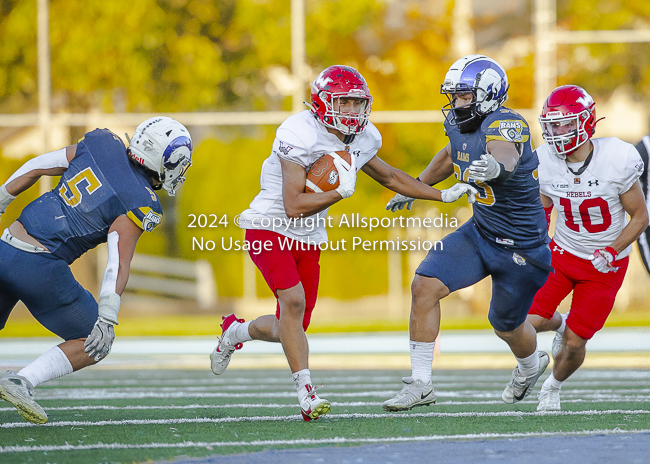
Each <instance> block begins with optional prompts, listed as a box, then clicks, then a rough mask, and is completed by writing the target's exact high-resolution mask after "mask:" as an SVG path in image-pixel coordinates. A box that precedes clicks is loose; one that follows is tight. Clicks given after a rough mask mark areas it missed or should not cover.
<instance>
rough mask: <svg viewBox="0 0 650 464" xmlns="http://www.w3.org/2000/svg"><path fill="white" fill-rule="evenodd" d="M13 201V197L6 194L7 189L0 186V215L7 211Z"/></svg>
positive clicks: (3, 185)
mask: <svg viewBox="0 0 650 464" xmlns="http://www.w3.org/2000/svg"><path fill="white" fill-rule="evenodd" d="M15 199H16V197H15V196H13V195H11V194H10V193H9V192H7V187H5V184H2V185H0V214H2V213H4V212H5V211H7V206H9V203H11V202H12V201H14V200H15Z"/></svg>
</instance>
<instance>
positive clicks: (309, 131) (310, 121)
mask: <svg viewBox="0 0 650 464" xmlns="http://www.w3.org/2000/svg"><path fill="white" fill-rule="evenodd" d="M380 148H381V134H380V133H379V131H378V130H377V128H376V127H375V126H374V125H373V124H372V123H371V122H368V124H367V126H366V128H365V130H364V131H363V132H362V133H361V134H357V136H356V137H355V138H354V141H353V142H352V143H350V144H347V145H346V144H344V143H343V142H341V140H340V139H339V138H338V137H337V136H336V135H334V134H331V133H329V132H328V131H327V129H326V128H325V126H323V125H322V124H321V123H320V122H319V121H318V120H317V119H316V118H315V117H314V116H313V115H312V114H311V112H310V111H309V110H305V111H301V112H300V113H297V114H294V115H292V116H289V117H288V118H287V119H286V120H285V121H284V122H283V123H282V124H281V125H280V127H278V130H277V131H276V134H275V140H274V141H273V149H272V150H271V155H270V156H269V157H268V158H267V159H266V160H265V161H264V163H263V164H262V174H261V175H260V183H261V186H262V189H261V191H260V193H258V194H257V196H256V197H255V198H254V199H253V201H252V202H251V204H250V207H249V209H247V210H245V211H244V212H243V213H242V214H241V216H240V227H242V228H243V229H263V230H271V231H274V232H277V233H278V234H281V235H284V236H287V237H290V238H292V239H294V240H300V241H302V242H305V243H306V242H308V241H309V242H310V243H313V242H316V243H319V242H321V241H325V240H327V231H326V229H325V221H326V217H327V211H328V210H327V209H325V210H323V211H321V212H320V213H317V214H314V215H312V216H309V217H305V218H301V219H295V220H290V219H289V218H288V217H287V214H286V212H285V210H284V201H283V199H282V166H281V164H280V158H283V159H285V160H288V161H291V162H293V163H297V164H299V165H300V166H302V167H303V168H305V171H307V170H308V169H309V168H310V167H311V165H312V164H314V162H315V161H316V160H317V159H318V158H320V157H321V156H322V155H324V154H325V153H329V152H332V151H342V150H346V151H348V152H349V153H350V154H351V155H352V156H355V157H356V162H357V171H359V169H361V168H362V167H363V165H365V164H366V163H367V162H368V161H370V159H371V158H372V157H373V156H375V155H376V154H377V151H379V149H380ZM274 218H276V219H279V220H282V221H283V224H286V223H287V222H288V221H291V222H290V223H289V226H288V227H287V226H286V225H282V226H281V227H274V226H273V222H272V221H273V219H274ZM319 218H320V220H319ZM276 222H278V221H277V220H276Z"/></svg>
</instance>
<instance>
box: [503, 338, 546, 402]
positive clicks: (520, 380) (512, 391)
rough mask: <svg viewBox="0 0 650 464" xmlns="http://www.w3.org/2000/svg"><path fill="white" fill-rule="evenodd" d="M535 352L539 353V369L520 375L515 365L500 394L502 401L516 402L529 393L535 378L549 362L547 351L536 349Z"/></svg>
mask: <svg viewBox="0 0 650 464" xmlns="http://www.w3.org/2000/svg"><path fill="white" fill-rule="evenodd" d="M537 354H538V355H539V369H537V372H536V373H534V374H533V375H531V376H528V377H524V376H523V375H521V372H519V366H517V367H515V369H514V370H513V371H512V378H511V379H510V382H508V385H506V388H505V390H503V394H502V395H501V399H502V400H503V402H504V403H508V404H512V403H518V402H520V401H522V400H523V399H524V398H526V397H527V396H528V395H530V392H531V391H532V390H533V387H534V386H535V383H537V380H538V379H539V378H540V377H541V375H542V374H543V373H544V371H545V370H546V368H547V367H548V363H549V359H548V353H546V352H544V351H538V352H537Z"/></svg>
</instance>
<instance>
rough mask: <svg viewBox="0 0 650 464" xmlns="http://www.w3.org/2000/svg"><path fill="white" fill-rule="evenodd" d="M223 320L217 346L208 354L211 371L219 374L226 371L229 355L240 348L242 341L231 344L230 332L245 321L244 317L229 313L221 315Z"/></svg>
mask: <svg viewBox="0 0 650 464" xmlns="http://www.w3.org/2000/svg"><path fill="white" fill-rule="evenodd" d="M221 319H223V322H222V323H221V330H222V332H221V338H220V339H219V343H218V344H217V347H216V348H215V349H214V351H213V352H212V354H211V355H210V367H211V368H212V372H214V374H215V375H221V374H223V373H224V372H226V368H227V367H228V364H229V363H230V356H231V355H232V354H233V353H234V352H235V350H240V349H241V348H242V346H244V345H243V344H242V343H236V344H234V345H233V344H232V343H231V342H230V334H231V333H232V330H234V329H235V328H236V327H237V326H238V325H239V324H241V323H242V322H245V321H244V319H237V316H235V315H234V314H230V315H228V316H222V317H221Z"/></svg>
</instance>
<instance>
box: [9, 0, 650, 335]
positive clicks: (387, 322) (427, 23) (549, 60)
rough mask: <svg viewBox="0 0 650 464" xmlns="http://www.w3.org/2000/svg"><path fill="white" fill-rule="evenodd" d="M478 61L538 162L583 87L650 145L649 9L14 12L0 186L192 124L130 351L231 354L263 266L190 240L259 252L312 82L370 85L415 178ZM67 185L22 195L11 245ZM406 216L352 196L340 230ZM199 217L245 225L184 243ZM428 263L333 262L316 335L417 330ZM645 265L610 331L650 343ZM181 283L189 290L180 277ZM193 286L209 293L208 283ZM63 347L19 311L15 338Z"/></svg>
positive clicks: (632, 274)
mask: <svg viewBox="0 0 650 464" xmlns="http://www.w3.org/2000/svg"><path fill="white" fill-rule="evenodd" d="M474 52H476V53H483V54H486V55H488V56H490V57H492V58H494V59H496V60H497V61H498V62H500V63H501V64H502V65H503V66H504V67H505V68H506V71H507V73H508V77H509V80H510V91H509V95H510V98H509V101H508V102H507V103H506V105H507V106H509V107H510V108H513V109H516V110H518V111H520V112H521V113H522V114H523V115H524V116H525V117H526V118H527V120H528V122H529V124H530V125H531V128H532V131H533V134H534V141H535V143H536V144H540V143H541V142H542V140H541V135H540V131H539V127H538V124H537V121H536V120H537V115H538V113H539V110H540V109H541V104H542V102H543V98H544V97H545V96H546V95H547V94H548V92H549V91H550V90H552V89H553V88H554V87H555V86H556V85H561V84H567V83H574V84H578V85H581V86H583V87H584V88H585V89H587V91H589V92H590V93H591V95H592V96H593V97H594V99H595V100H596V108H597V115H598V117H605V118H606V119H604V120H603V121H601V122H599V124H598V130H597V134H596V135H597V136H617V137H619V138H622V139H623V140H625V141H628V142H630V143H637V142H638V141H639V140H640V138H641V137H642V136H643V135H645V134H646V133H647V132H648V131H649V130H650V122H649V119H648V118H649V115H650V110H648V105H647V102H648V101H650V4H648V3H644V2H634V1H631V0H620V1H615V2H612V1H605V0H600V1H586V0H571V1H565V2H558V4H557V6H556V5H555V2H553V1H550V0H511V1H508V2H496V3H494V2H482V1H471V0H457V1H455V2H454V1H446V0H411V1H406V0H404V1H389V0H358V1H356V2H346V1H340V0H331V1H316V0H305V1H303V0H236V1H235V0H221V1H219V2H214V1H209V0H167V1H164V0H141V1H139V2H127V1H125V0H111V1H110V2H99V1H90V2H81V1H78V0H65V1H64V0H52V1H50V2H48V1H47V0H16V1H12V0H1V1H0V179H2V180H5V179H6V178H7V177H8V176H9V175H10V174H11V173H12V172H13V171H14V170H15V169H17V168H18V167H19V166H20V165H21V164H22V163H24V162H25V161H26V160H27V159H29V157H32V156H35V155H38V154H40V153H43V152H45V151H49V150H53V149H57V148H60V147H62V146H65V145H68V144H70V143H74V142H76V140H77V139H78V138H79V137H81V136H82V135H83V133H84V132H86V131H87V130H91V129H93V128H95V127H107V128H109V129H111V130H112V131H113V132H115V133H116V134H118V135H119V136H121V137H123V134H124V133H125V132H128V133H129V134H132V133H133V130H134V129H135V127H136V125H137V124H138V123H139V122H140V121H142V120H144V119H145V118H146V117H148V116H150V115H153V114H160V113H164V114H167V115H170V116H172V117H176V118H177V119H178V120H179V121H181V122H183V123H185V124H186V125H187V126H188V128H189V129H190V131H191V133H192V134H193V140H194V144H195V151H194V157H193V160H194V167H193V168H192V169H190V171H189V174H188V181H187V183H186V184H185V185H184V186H183V188H182V189H181V190H180V193H179V195H178V196H177V197H175V198H174V199H170V198H167V197H166V196H164V197H163V196H161V200H162V202H163V207H164V212H165V216H164V220H163V224H162V226H161V227H159V228H157V229H156V230H155V232H153V233H152V234H147V236H146V237H144V238H143V239H142V240H140V243H139V244H138V248H137V253H138V254H139V255H141V256H142V257H143V259H144V258H145V256H157V257H160V258H161V259H160V260H155V258H154V260H153V261H151V262H150V261H147V263H150V264H149V265H147V264H145V265H143V269H142V274H141V276H140V278H139V280H138V279H137V278H133V279H132V280H131V283H130V286H131V288H130V290H129V293H128V294H127V295H126V296H125V298H124V300H123V306H122V310H121V316H120V322H121V324H120V325H119V327H117V328H116V333H117V335H118V337H119V336H123V335H193V334H195V335H212V334H218V333H219V332H220V331H219V328H218V323H219V322H220V320H221V317H220V316H221V315H222V314H228V313H230V312H232V311H236V312H237V314H238V315H239V316H240V317H245V318H247V319H248V318H250V317H256V316H258V315H261V314H265V313H268V312H269V311H273V310H274V307H275V303H274V301H273V300H272V299H271V298H270V297H271V293H270V291H269V290H268V288H267V287H266V284H265V283H264V281H263V279H262V278H261V276H260V275H259V273H258V272H257V270H256V269H255V268H254V266H253V265H252V263H251V261H250V259H249V258H248V256H247V254H245V253H243V252H237V251H232V250H231V251H219V250H218V248H219V247H217V249H215V250H214V251H206V250H204V251H197V250H192V243H193V242H192V238H193V237H197V238H200V237H203V238H204V240H213V241H215V242H216V243H218V244H220V243H221V238H222V237H225V238H226V239H228V240H229V239H230V237H233V238H234V239H236V240H241V239H243V233H242V231H241V230H240V229H239V228H237V227H236V226H235V225H234V224H233V218H234V217H235V215H236V214H238V213H240V212H241V211H243V210H244V209H245V208H246V207H247V206H248V204H249V202H250V201H251V200H252V198H253V196H254V195H255V194H256V193H257V192H258V190H259V172H260V168H261V164H262V162H263V160H264V159H265V158H266V157H267V156H268V155H269V153H270V147H271V143H272V140H273V137H274V133H275V129H276V127H277V125H278V124H279V123H280V122H281V121H282V120H283V119H284V118H285V117H287V116H288V115H289V114H290V113H291V112H294V111H299V110H302V109H304V105H302V101H303V100H308V98H309V93H308V82H309V81H311V80H312V79H313V78H314V77H315V76H316V74H317V73H318V72H319V71H320V70H321V69H322V68H324V67H326V66H329V65H331V64H347V65H351V66H354V67H356V68H357V69H359V70H360V71H361V73H362V74H363V75H364V76H365V78H366V79H367V81H368V85H369V87H370V90H371V93H372V95H373V97H374V102H373V113H372V114H371V120H372V121H373V122H375V124H376V125H377V126H378V128H379V130H380V131H381V133H382V135H383V139H384V145H383V148H382V149H381V151H380V152H379V156H380V157H381V158H382V159H384V160H385V161H387V162H388V163H390V164H391V165H393V166H396V167H398V168H400V169H403V170H404V171H406V172H407V173H409V174H411V175H413V176H416V175H417V174H418V173H419V172H420V171H421V170H422V169H423V168H424V167H425V166H426V164H427V163H428V162H429V161H430V159H431V157H432V155H433V154H435V153H436V152H437V151H438V150H439V149H440V148H442V147H443V146H444V144H446V137H445V136H444V132H443V127H442V123H441V122H442V114H441V112H440V107H441V106H442V105H443V104H445V103H446V99H445V97H443V96H441V95H440V94H439V88H440V83H441V82H442V80H443V77H444V74H445V72H446V70H447V69H448V67H449V65H450V64H451V63H452V62H454V61H455V60H456V59H457V58H459V57H460V56H463V55H465V54H468V53H474ZM123 140H124V137H123ZM125 141H126V140H125ZM55 182H56V179H53V180H52V183H51V184H48V183H45V182H42V183H41V184H40V187H34V188H32V189H31V190H30V191H28V192H26V193H24V194H23V195H21V196H20V197H19V198H18V199H17V200H16V201H14V202H13V203H12V204H11V205H10V207H9V209H8V211H7V213H6V214H3V216H2V220H1V222H0V226H2V227H3V228H4V227H7V226H8V225H9V224H10V223H11V222H12V221H13V220H15V218H16V217H17V216H18V215H19V213H20V211H21V209H22V208H23V207H24V206H25V205H26V204H27V203H28V202H29V201H31V200H33V199H34V198H36V197H37V196H38V194H39V188H40V190H41V191H43V190H44V189H48V188H51V187H52V186H53V185H55ZM451 183H452V181H451V180H450V181H447V182H445V183H444V184H443V185H444V186H449V185H451ZM391 196H392V193H391V192H389V191H387V190H385V189H384V188H382V187H381V186H379V185H378V184H376V183H375V182H374V181H372V180H371V179H369V178H368V177H367V176H364V175H360V176H359V180H358V183H357V189H356V192H355V194H354V196H353V197H352V198H351V199H349V200H345V201H342V202H340V203H338V204H336V205H334V206H333V207H332V208H331V209H330V215H332V216H333V217H334V218H335V221H334V222H335V223H338V218H340V217H341V216H342V215H344V214H346V215H348V216H349V215H350V214H352V213H359V214H360V215H361V216H365V217H368V218H370V217H375V218H382V217H391V218H392V217H393V216H394V215H393V214H391V213H389V212H386V211H384V205H385V204H386V202H387V201H388V200H389V199H390V198H391ZM201 214H204V215H206V216H207V217H208V219H209V222H212V219H211V218H210V216H209V215H211V214H212V215H216V216H217V218H219V219H221V218H222V217H223V216H224V215H225V216H226V217H227V218H228V222H229V223H228V225H227V226H225V225H224V224H219V223H217V224H216V225H217V227H216V228H209V227H205V228H201V227H197V228H190V227H188V226H189V225H190V224H191V222H192V217H191V216H190V215H197V216H198V215H201ZM401 214H403V215H405V216H409V217H410V216H416V217H420V218H424V217H427V216H429V217H439V216H440V215H441V214H442V215H443V217H445V215H447V216H446V217H449V218H451V217H456V218H458V220H459V223H462V222H464V221H465V220H467V218H468V217H469V216H470V215H471V211H470V210H469V209H468V207H467V205H466V203H465V202H460V203H457V204H452V205H443V204H434V203H426V202H416V203H415V205H414V208H413V211H410V212H402V213H401ZM451 230H453V229H450V228H432V229H428V230H424V229H421V230H419V229H415V228H408V229H399V228H379V229H377V230H375V231H372V232H370V231H368V229H348V228H339V227H334V228H331V229H330V230H329V234H330V239H331V240H340V239H341V238H346V239H347V240H348V243H349V241H350V240H351V238H352V237H353V236H359V237H361V238H363V239H366V240H385V239H394V238H395V237H397V236H400V237H401V238H402V239H404V238H409V239H410V238H415V237H418V236H420V237H422V239H425V238H428V239H439V238H441V237H443V236H444V235H446V234H447V233H449V232H450V231H451ZM423 256H424V252H386V251H363V250H357V251H327V252H323V255H322V259H321V285H320V292H319V303H318V304H317V308H316V311H315V313H314V318H313V326H312V329H311V330H312V331H314V332H319V331H320V332H324V331H329V332H341V331H357V330H405V329H406V327H407V324H408V311H409V299H410V293H409V285H410V282H411V279H412V276H413V271H414V269H415V266H417V264H418V263H419V262H420V260H421V259H422V258H423ZM170 258H172V259H176V260H182V261H170V260H169V259H170ZM631 259H632V263H631V266H630V270H629V272H628V275H627V277H626V281H625V283H624V285H623V288H622V290H621V291H620V292H619V295H618V298H617V303H616V306H615V309H614V312H613V314H612V316H611V318H610V320H609V322H608V325H609V326H639V325H649V324H650V316H648V314H647V311H645V308H647V305H648V303H649V301H648V300H649V297H650V293H649V290H648V285H647V284H648V276H647V275H646V273H645V271H644V269H643V268H642V265H641V263H640V259H639V256H638V250H637V248H636V245H634V250H633V253H632V258H631ZM197 262H198V265H197V264H196V263H197ZM206 263H209V266H207V267H206ZM104 265H105V261H104V258H103V257H102V250H101V249H100V250H98V251H93V252H90V253H87V254H86V255H84V256H83V257H82V258H81V259H80V260H79V261H78V262H76V263H75V264H74V266H73V271H74V273H75V275H76V276H77V278H78V279H79V281H80V282H82V284H84V286H86V288H88V289H90V290H91V291H92V292H93V293H95V294H97V293H98V289H99V286H98V284H99V282H100V280H101V274H102V272H103V267H104ZM185 268H187V269H188V271H187V272H186V273H185V275H184V276H183V275H181V276H180V277H179V276H178V275H175V274H178V273H179V272H180V271H179V270H182V269H185ZM192 273H195V274H197V275H200V276H201V277H200V278H199V279H198V283H196V282H195V279H194V277H191V275H192ZM181 274H182V272H181ZM188 276H189V277H188ZM206 276H207V282H206ZM169 279H172V280H173V281H175V282H176V283H174V282H170V281H169ZM138 282H139V284H138ZM178 282H181V283H180V284H179V283H178ZM179 285H180V287H179ZM160 287H162V289H161V288H160ZM176 287H179V288H183V289H185V290H184V291H181V292H177V291H175V290H173V289H174V288H176ZM188 289H189V290H188ZM213 289H214V290H216V291H212V290H213ZM192 292H198V293H197V296H196V297H192V296H191V294H192ZM179 294H183V295H184V296H179ZM489 299H490V283H489V280H486V281H484V282H482V283H480V284H479V285H477V286H475V287H474V288H471V289H466V290H463V291H460V292H457V294H454V295H452V296H450V297H449V298H447V299H446V300H445V302H444V303H443V329H444V328H458V329H467V328H488V322H487V318H486V313H487V308H488V304H489ZM565 304H566V303H565ZM47 334H48V332H47V331H45V330H44V329H42V328H41V327H40V326H39V325H38V324H37V323H36V322H35V321H34V320H33V318H31V316H30V315H29V314H28V313H27V311H26V310H25V309H24V308H22V307H20V308H17V309H16V310H15V311H14V313H13V314H12V316H11V318H10V320H9V323H8V325H7V328H6V329H5V330H3V331H2V332H0V337H22V336H42V335H47Z"/></svg>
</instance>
